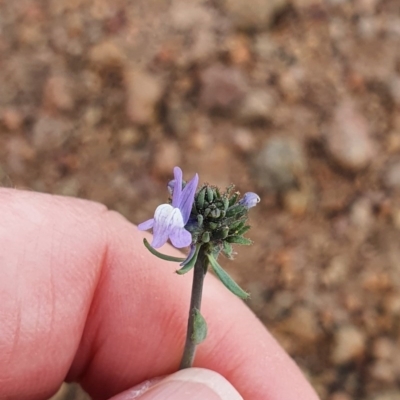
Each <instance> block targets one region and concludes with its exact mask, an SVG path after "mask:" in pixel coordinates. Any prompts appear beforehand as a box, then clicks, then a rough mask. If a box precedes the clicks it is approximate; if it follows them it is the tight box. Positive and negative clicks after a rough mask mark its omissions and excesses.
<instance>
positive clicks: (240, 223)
mask: <svg viewBox="0 0 400 400" xmlns="http://www.w3.org/2000/svg"><path fill="white" fill-rule="evenodd" d="M228 222H229V221H228ZM244 224H245V221H242V220H239V221H234V222H232V223H231V224H229V230H230V231H231V232H236V231H237V230H238V229H241V228H243V226H244Z"/></svg>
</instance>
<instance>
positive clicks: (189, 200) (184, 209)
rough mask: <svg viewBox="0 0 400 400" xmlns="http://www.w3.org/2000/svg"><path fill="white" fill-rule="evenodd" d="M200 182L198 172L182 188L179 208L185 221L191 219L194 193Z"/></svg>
mask: <svg viewBox="0 0 400 400" xmlns="http://www.w3.org/2000/svg"><path fill="white" fill-rule="evenodd" d="M198 183H199V176H198V175H197V174H196V175H195V176H194V177H193V178H192V179H191V180H190V181H189V182H188V183H187V185H186V186H185V188H184V189H183V190H182V195H181V196H180V199H179V204H178V208H179V209H180V210H181V213H182V217H183V222H184V224H185V225H186V223H187V222H188V221H189V217H190V213H191V212H192V206H193V202H194V195H195V193H196V189H197V185H198Z"/></svg>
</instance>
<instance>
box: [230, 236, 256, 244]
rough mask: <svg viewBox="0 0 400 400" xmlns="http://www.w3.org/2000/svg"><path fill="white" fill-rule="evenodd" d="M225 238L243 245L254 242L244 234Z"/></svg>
mask: <svg viewBox="0 0 400 400" xmlns="http://www.w3.org/2000/svg"><path fill="white" fill-rule="evenodd" d="M225 240H226V241H227V242H228V243H235V244H241V245H243V246H249V245H251V244H253V241H252V240H250V239H247V238H245V237H243V236H228V237H227V238H226V239H225Z"/></svg>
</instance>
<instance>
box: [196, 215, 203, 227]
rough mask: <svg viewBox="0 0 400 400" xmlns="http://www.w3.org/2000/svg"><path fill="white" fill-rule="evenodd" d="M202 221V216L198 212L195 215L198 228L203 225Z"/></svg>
mask: <svg viewBox="0 0 400 400" xmlns="http://www.w3.org/2000/svg"><path fill="white" fill-rule="evenodd" d="M203 221H204V218H203V216H202V215H201V214H198V215H197V225H198V226H199V228H201V227H202V226H203Z"/></svg>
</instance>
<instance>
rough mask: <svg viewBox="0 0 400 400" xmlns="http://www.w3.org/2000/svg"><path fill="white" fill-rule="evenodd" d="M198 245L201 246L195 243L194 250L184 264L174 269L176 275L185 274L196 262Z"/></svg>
mask: <svg viewBox="0 0 400 400" xmlns="http://www.w3.org/2000/svg"><path fill="white" fill-rule="evenodd" d="M200 247H201V245H200V244H197V245H196V250H195V252H194V254H193V256H192V258H191V259H190V260H189V261H188V263H187V264H186V265H184V266H183V267H182V268H181V269H178V270H176V271H175V272H176V273H177V274H178V275H183V274H186V273H187V272H189V271H190V270H191V269H192V268H193V267H194V264H196V261H197V256H198V255H199V250H200Z"/></svg>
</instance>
